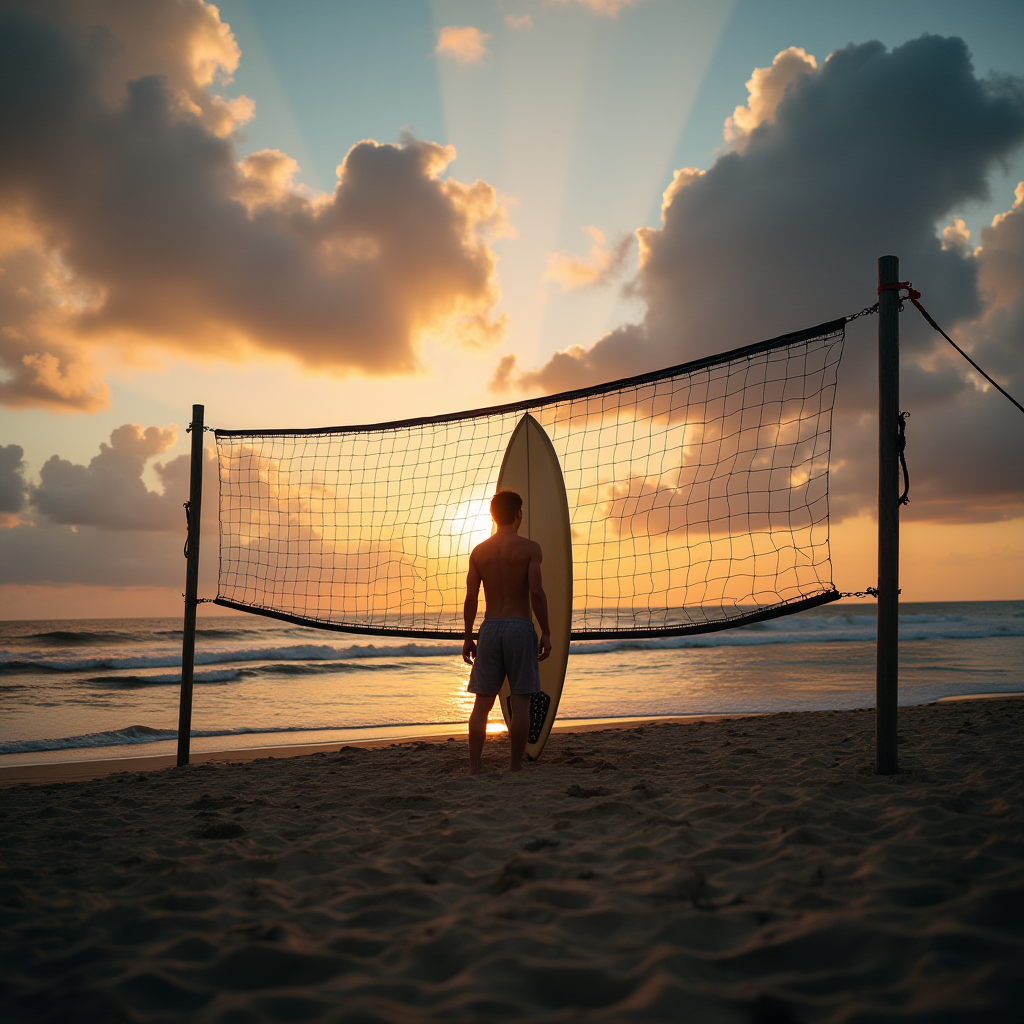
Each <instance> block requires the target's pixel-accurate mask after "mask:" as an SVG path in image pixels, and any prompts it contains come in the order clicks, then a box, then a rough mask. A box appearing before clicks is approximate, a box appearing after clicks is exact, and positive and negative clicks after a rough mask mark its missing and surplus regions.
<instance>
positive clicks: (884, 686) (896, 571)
mask: <svg viewBox="0 0 1024 1024" xmlns="http://www.w3.org/2000/svg"><path fill="white" fill-rule="evenodd" d="M899 279H900V261H899V258H898V257H896V256H881V257H879V260H878V284H879V286H882V285H895V284H898V283H899ZM899 416H900V300H899V290H898V289H896V288H881V287H880V290H879V292H878V620H877V633H876V641H875V774H876V775H893V774H895V772H896V771H897V768H898V754H897V750H896V707H897V695H898V689H899V611H900V598H899V587H900V506H899V472H900V465H899V447H898V439H899Z"/></svg>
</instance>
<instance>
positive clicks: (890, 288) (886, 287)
mask: <svg viewBox="0 0 1024 1024" xmlns="http://www.w3.org/2000/svg"><path fill="white" fill-rule="evenodd" d="M904 288H905V289H906V290H907V294H906V295H901V296H900V298H901V299H910V301H911V302H912V303H913V304H914V305H915V306H916V305H917V300H918V299H919V298H921V293H920V292H919V291H918V290H917V289H916V288H915V287H914V285H913V282H912V281H900V282H898V283H894V284H880V285H879V286H878V287H877V288H876V289H875V294H876V295H881V294H882V292H899V291H903V289H904Z"/></svg>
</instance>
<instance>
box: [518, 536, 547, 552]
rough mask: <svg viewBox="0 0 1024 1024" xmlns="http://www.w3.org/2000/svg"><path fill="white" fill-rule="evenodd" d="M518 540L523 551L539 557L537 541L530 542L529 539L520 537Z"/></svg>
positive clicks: (539, 550) (539, 549)
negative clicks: (521, 544) (521, 543)
mask: <svg viewBox="0 0 1024 1024" xmlns="http://www.w3.org/2000/svg"><path fill="white" fill-rule="evenodd" d="M519 539H520V540H521V541H522V542H523V546H524V550H527V551H529V552H530V554H531V555H537V556H538V557H539V556H540V555H541V553H542V552H541V546H540V544H539V543H538V542H537V541H535V540H530V538H529V537H520V538H519Z"/></svg>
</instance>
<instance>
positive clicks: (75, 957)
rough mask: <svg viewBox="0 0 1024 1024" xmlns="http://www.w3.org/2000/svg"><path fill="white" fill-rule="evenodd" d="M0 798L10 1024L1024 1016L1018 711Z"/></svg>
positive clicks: (616, 733) (949, 709)
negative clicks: (885, 755)
mask: <svg viewBox="0 0 1024 1024" xmlns="http://www.w3.org/2000/svg"><path fill="white" fill-rule="evenodd" d="M872 736H873V715H872V713H871V712H866V711H843V712H816V713H803V714H780V715H766V716H761V717H751V718H743V719H726V720H718V721H712V722H696V723H672V724H660V725H647V726H640V727H637V728H631V729H604V730H598V731H589V732H580V733H575V734H573V733H561V734H556V735H555V736H554V737H553V738H552V740H551V742H550V743H549V745H548V748H547V750H546V751H545V756H544V758H543V759H542V760H541V761H540V762H539V763H538V764H536V765H534V766H531V768H530V769H529V770H528V771H526V772H523V773H521V774H519V775H509V774H507V773H505V772H504V771H503V768H504V764H505V761H506V758H507V741H506V740H505V739H504V738H501V739H495V740H489V741H488V745H487V749H486V752H485V761H487V762H488V763H489V766H490V770H488V771H487V772H485V774H484V775H483V776H480V777H477V778H470V777H468V776H467V775H465V774H464V772H465V768H466V762H467V752H466V746H465V742H464V740H450V741H447V742H422V743H415V744H402V745H395V746H388V747H382V748H380V747H379V748H372V749H369V748H366V747H349V748H343V749H342V750H341V751H340V752H337V751H335V752H333V753H319V754H311V755H306V756H301V757H292V758H288V759H280V758H273V759H271V758H267V759H262V760H254V761H250V762H247V763H238V764H225V763H213V762H208V763H205V764H198V765H193V766H190V767H188V768H184V769H166V770H162V771H149V772H124V773H120V774H114V775H109V776H107V777H105V778H101V779H96V780H93V781H79V782H65V783H57V784H47V785H37V786H27V785H22V786H16V787H14V788H9V789H5V790H2V791H0V815H2V817H0V836H2V839H0V862H2V864H0V944H2V946H0V953H2V956H0V1016H2V1019H3V1020H4V1021H10V1022H13V1021H32V1022H39V1021H152V1022H158V1021H184V1020H187V1021H198V1022H205V1021H223V1022H225V1024H227V1022H229V1021H230V1022H238V1024H241V1022H246V1021H299V1020H303V1021H307V1020H308V1021H351V1022H355V1021H360V1022H369V1021H402V1022H412V1021H421V1020H422V1021H492V1020H493V1021H504V1020H529V1021H632V1020H637V1021H640V1020H644V1021H680V1020H684V1021H690V1020H692V1021H698V1022H702V1024H703V1022H717V1021H723V1022H734V1021H735V1022H755V1024H788V1022H818V1021H830V1022H837V1024H838V1022H844V1024H845V1022H861V1021H864V1022H866V1021H893V1022H895V1021H905V1022H944V1021H971V1022H987V1021H992V1022H1003V1021H1019V1020H1020V1012H1021V1011H1020V1008H1021V1006H1022V1005H1024V800H1022V797H1024V740H1022V737H1024V701H1021V700H1013V699H1007V700H987V701H973V702H957V703H945V704H939V705H931V706H926V707H917V708H905V709H902V710H901V712H900V736H901V745H900V758H901V769H902V770H901V773H900V774H899V775H896V776H892V777H877V776H874V775H872V774H871V753H872Z"/></svg>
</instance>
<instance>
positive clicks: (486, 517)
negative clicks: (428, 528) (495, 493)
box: [445, 498, 494, 550]
mask: <svg viewBox="0 0 1024 1024" xmlns="http://www.w3.org/2000/svg"><path fill="white" fill-rule="evenodd" d="M493 527H494V523H493V521H492V520H491V505H490V499H489V498H474V499H472V500H470V501H462V502H459V504H458V505H456V506H455V507H454V508H453V509H451V510H450V511H447V514H446V515H445V532H446V533H448V534H450V535H451V536H452V537H459V538H462V539H463V543H466V544H468V547H469V548H470V550H472V549H473V548H474V547H476V545H477V544H479V543H480V542H481V541H485V540H487V538H488V537H490V535H491V533H492V532H493Z"/></svg>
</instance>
